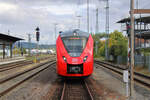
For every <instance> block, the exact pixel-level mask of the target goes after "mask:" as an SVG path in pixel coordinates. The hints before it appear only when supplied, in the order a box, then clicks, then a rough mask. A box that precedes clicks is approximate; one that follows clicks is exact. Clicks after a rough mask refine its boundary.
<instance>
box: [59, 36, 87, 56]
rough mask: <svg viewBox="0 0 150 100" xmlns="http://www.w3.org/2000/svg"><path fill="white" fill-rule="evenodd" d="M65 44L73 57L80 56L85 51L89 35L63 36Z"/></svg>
mask: <svg viewBox="0 0 150 100" xmlns="http://www.w3.org/2000/svg"><path fill="white" fill-rule="evenodd" d="M62 40H63V43H64V46H65V48H66V50H67V52H68V53H69V55H70V56H72V57H79V56H80V55H81V53H82V52H83V50H84V48H85V46H86V43H87V40H88V38H87V37H65V38H62Z"/></svg>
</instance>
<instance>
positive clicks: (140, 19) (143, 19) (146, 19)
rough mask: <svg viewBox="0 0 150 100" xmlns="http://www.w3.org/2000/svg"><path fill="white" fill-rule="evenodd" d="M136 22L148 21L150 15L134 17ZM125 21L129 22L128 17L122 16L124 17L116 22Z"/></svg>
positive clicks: (149, 21)
mask: <svg viewBox="0 0 150 100" xmlns="http://www.w3.org/2000/svg"><path fill="white" fill-rule="evenodd" d="M135 21H136V22H143V23H146V24H148V23H150V16H145V17H139V18H136V19H135ZM127 22H130V18H129V17H128V18H124V19H121V20H119V21H118V22H117V23H127Z"/></svg>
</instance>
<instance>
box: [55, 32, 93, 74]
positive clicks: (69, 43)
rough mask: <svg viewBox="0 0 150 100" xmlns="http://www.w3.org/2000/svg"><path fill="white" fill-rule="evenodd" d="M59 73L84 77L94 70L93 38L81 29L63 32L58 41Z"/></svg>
mask: <svg viewBox="0 0 150 100" xmlns="http://www.w3.org/2000/svg"><path fill="white" fill-rule="evenodd" d="M56 49H57V74H58V75H60V76H67V77H84V76H89V75H91V74H92V72H93V39H92V36H91V35H90V34H88V33H86V32H82V31H80V30H73V31H68V32H62V33H61V34H60V35H59V36H58V38H57V41H56Z"/></svg>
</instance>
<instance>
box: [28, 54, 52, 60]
mask: <svg viewBox="0 0 150 100" xmlns="http://www.w3.org/2000/svg"><path fill="white" fill-rule="evenodd" d="M49 56H50V54H40V55H38V56H37V59H40V58H45V57H49ZM35 57H36V55H33V56H26V60H34V59H35Z"/></svg>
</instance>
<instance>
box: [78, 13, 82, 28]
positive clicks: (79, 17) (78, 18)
mask: <svg viewBox="0 0 150 100" xmlns="http://www.w3.org/2000/svg"><path fill="white" fill-rule="evenodd" d="M77 18H78V29H80V22H81V21H80V18H81V16H80V15H79V16H77Z"/></svg>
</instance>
